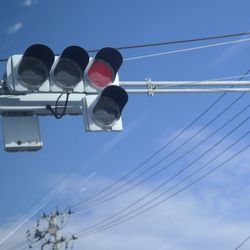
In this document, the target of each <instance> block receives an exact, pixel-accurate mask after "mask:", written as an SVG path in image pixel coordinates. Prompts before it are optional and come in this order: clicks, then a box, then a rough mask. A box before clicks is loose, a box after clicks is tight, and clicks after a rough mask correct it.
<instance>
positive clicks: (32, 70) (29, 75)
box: [18, 57, 49, 88]
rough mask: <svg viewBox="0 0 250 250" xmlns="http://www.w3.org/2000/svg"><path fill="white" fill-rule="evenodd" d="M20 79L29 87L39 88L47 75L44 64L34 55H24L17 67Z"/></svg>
mask: <svg viewBox="0 0 250 250" xmlns="http://www.w3.org/2000/svg"><path fill="white" fill-rule="evenodd" d="M18 76H19V78H20V80H21V81H22V82H23V83H24V84H26V85H28V86H29V87H34V88H39V87H40V86H41V85H42V84H43V83H44V81H46V80H47V78H48V76H49V72H48V69H47V67H46V65H45V64H44V63H43V62H42V61H41V60H39V59H38V58H35V57H25V58H23V59H22V61H21V63H20V65H19V67H18Z"/></svg>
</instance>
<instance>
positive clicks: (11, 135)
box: [2, 116, 43, 152]
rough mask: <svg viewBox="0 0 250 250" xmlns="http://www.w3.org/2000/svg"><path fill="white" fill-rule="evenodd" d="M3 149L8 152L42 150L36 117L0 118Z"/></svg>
mask: <svg viewBox="0 0 250 250" xmlns="http://www.w3.org/2000/svg"><path fill="white" fill-rule="evenodd" d="M2 128H3V137H4V148H5V150H6V151H8V152H11V151H12V152H15V151H36V150H39V149H41V148H42V146H43V143H42V141H41V135H40V128H39V120H38V117H37V116H2Z"/></svg>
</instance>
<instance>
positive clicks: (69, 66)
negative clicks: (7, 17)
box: [6, 44, 89, 94]
mask: <svg viewBox="0 0 250 250" xmlns="http://www.w3.org/2000/svg"><path fill="white" fill-rule="evenodd" d="M88 63H89V55H88V53H87V52H86V51H85V50H84V49H83V48H81V47H79V46H70V47H67V48H66V49H64V51H63V52H62V54H61V55H60V56H56V57H55V56H54V53H53V51H52V50H51V49H50V48H49V47H47V46H45V45H42V44H34V45H32V46H30V47H29V48H28V49H27V50H26V51H25V52H24V54H23V55H13V56H11V57H10V58H9V59H8V62H7V78H6V84H7V87H8V89H9V91H10V92H11V93H13V94H20V93H22V94H25V93H32V92H38V93H42V92H45V93H47V92H61V93H64V92H81V93H83V91H84V84H83V73H84V70H85V68H86V67H87V65H88Z"/></svg>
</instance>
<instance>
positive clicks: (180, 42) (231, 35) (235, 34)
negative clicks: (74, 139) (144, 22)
mask: <svg viewBox="0 0 250 250" xmlns="http://www.w3.org/2000/svg"><path fill="white" fill-rule="evenodd" d="M246 35H250V32H241V33H234V34H226V35H220V36H208V37H199V38H191V39H183V40H174V41H166V42H159V43H146V44H136V45H126V46H119V47H115V48H116V49H118V50H128V49H140V48H147V47H159V46H164V45H173V44H183V43H192V42H202V41H208V40H217V39H224V38H230V37H238V36H246ZM98 50H99V49H89V50H87V52H88V53H95V52H97V51H98ZM7 60H8V58H2V59H0V62H6V61H7Z"/></svg>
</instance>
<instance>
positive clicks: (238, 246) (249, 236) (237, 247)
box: [234, 236, 250, 250]
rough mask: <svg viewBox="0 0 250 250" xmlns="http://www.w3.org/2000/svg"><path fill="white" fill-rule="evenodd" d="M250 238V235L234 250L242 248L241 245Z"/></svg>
mask: <svg viewBox="0 0 250 250" xmlns="http://www.w3.org/2000/svg"><path fill="white" fill-rule="evenodd" d="M248 240H250V236H248V237H247V238H246V239H245V240H243V241H242V242H241V243H240V244H239V245H238V246H237V247H236V248H235V249H234V250H238V249H240V247H242V246H243V245H244V244H245V243H246V242H247V241H248Z"/></svg>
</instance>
